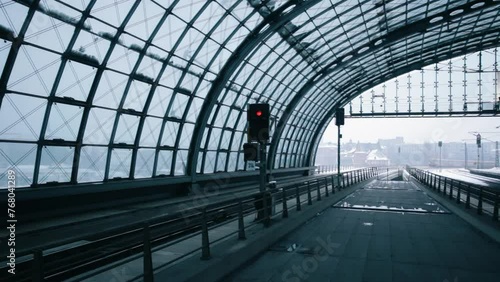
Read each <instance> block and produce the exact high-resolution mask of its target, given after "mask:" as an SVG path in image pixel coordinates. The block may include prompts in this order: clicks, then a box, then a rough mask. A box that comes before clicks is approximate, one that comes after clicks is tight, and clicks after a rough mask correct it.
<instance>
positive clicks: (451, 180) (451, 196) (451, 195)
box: [450, 178, 453, 199]
mask: <svg viewBox="0 0 500 282" xmlns="http://www.w3.org/2000/svg"><path fill="white" fill-rule="evenodd" d="M450 199H453V178H451V179H450Z"/></svg>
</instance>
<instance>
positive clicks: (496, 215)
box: [493, 192, 500, 221]
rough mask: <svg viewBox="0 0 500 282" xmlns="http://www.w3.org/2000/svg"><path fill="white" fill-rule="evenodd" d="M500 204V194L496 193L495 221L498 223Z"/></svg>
mask: <svg viewBox="0 0 500 282" xmlns="http://www.w3.org/2000/svg"><path fill="white" fill-rule="evenodd" d="M499 204H500V194H499V193H498V192H496V193H495V206H494V207H493V220H494V221H498V206H499Z"/></svg>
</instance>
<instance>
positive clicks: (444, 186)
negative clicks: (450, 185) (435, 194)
mask: <svg viewBox="0 0 500 282" xmlns="http://www.w3.org/2000/svg"><path fill="white" fill-rule="evenodd" d="M446 180H448V178H446V177H445V178H444V183H443V194H444V195H445V196H446Z"/></svg>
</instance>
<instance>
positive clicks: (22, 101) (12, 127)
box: [0, 94, 47, 141]
mask: <svg viewBox="0 0 500 282" xmlns="http://www.w3.org/2000/svg"><path fill="white" fill-rule="evenodd" d="M46 106H47V100H45V99H38V98H33V97H28V96H21V95H13V94H7V95H5V96H4V99H3V102H2V107H1V108H0V121H2V122H0V139H8V140H28V141H37V140H38V137H39V136H40V130H41V127H42V121H43V117H44V115H45V108H46Z"/></svg>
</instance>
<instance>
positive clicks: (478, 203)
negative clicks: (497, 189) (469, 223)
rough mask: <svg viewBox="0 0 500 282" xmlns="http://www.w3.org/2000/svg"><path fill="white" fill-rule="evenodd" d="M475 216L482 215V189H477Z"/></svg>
mask: <svg viewBox="0 0 500 282" xmlns="http://www.w3.org/2000/svg"><path fill="white" fill-rule="evenodd" d="M477 214H479V215H481V214H483V188H482V187H480V188H479V199H478V202H477Z"/></svg>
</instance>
